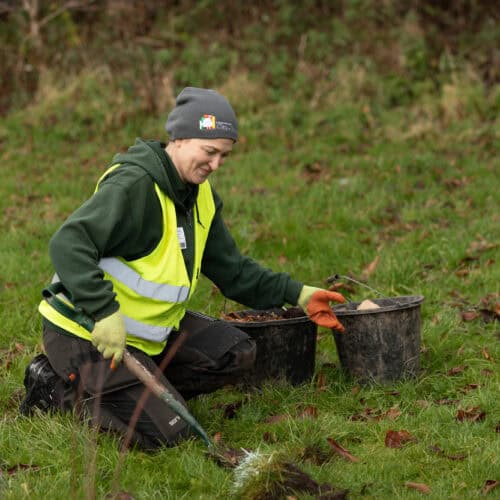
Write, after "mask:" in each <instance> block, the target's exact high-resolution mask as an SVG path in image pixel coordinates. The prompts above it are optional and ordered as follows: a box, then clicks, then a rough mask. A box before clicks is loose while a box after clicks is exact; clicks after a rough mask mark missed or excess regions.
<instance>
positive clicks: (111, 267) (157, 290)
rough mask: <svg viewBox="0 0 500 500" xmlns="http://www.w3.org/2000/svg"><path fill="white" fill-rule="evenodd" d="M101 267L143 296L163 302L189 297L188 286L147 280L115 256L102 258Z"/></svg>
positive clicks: (180, 300)
mask: <svg viewBox="0 0 500 500" xmlns="http://www.w3.org/2000/svg"><path fill="white" fill-rule="evenodd" d="M99 267H100V268H101V269H102V270H103V271H106V272H107V273H108V274H109V275H110V276H113V278H115V279H117V280H119V281H121V282H122V283H123V284H124V285H126V286H127V287H128V288H130V289H131V290H133V291H134V292H136V293H137V294H138V295H141V296H142V297H147V298H149V299H155V300H161V301H163V302H185V301H186V300H187V298H188V297H189V288H188V287H186V286H174V285H166V284H161V283H155V282H154V281H148V280H145V279H143V278H142V277H141V275H140V274H139V273H137V272H135V271H134V270H133V269H131V268H130V267H129V266H127V264H125V263H124V262H122V261H121V260H118V259H115V258H113V257H105V258H103V259H101V260H100V261H99ZM131 333H132V332H131Z"/></svg>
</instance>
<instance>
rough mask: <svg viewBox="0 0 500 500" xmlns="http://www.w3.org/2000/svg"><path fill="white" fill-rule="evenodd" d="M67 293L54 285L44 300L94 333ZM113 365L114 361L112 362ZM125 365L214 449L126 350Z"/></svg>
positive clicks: (183, 409) (182, 408)
mask: <svg viewBox="0 0 500 500" xmlns="http://www.w3.org/2000/svg"><path fill="white" fill-rule="evenodd" d="M65 292H66V290H65V288H64V286H63V284H62V283H60V282H59V283H52V284H51V285H49V286H48V287H46V288H44V289H43V291H42V296H43V298H44V299H45V300H46V301H47V302H48V303H49V304H50V305H51V306H52V307H53V308H54V309H56V311H58V312H59V313H60V314H62V315H63V316H65V317H67V318H69V319H71V320H72V321H75V322H76V323H78V324H79V325H80V326H81V327H83V328H85V329H86V330H87V331H88V332H90V333H92V331H93V329H94V323H95V322H94V320H93V319H92V318H90V317H89V316H88V315H86V314H85V313H83V312H82V311H81V310H77V309H74V308H73V307H71V306H70V305H69V304H67V303H66V302H65V301H64V300H62V299H61V298H59V297H58V296H57V295H58V294H60V293H62V294H64V293H65ZM111 363H112V365H113V360H111ZM123 363H124V365H125V366H126V367H127V369H128V370H129V371H130V372H131V373H133V374H134V375H135V376H136V377H137V378H138V379H139V380H140V381H141V382H142V383H143V384H144V385H145V386H146V387H147V388H148V389H150V390H151V392H153V394H155V395H156V396H157V397H158V398H160V399H161V400H162V401H164V402H165V403H166V404H167V405H168V406H169V407H170V408H171V409H172V410H173V411H174V412H175V413H177V415H179V416H180V417H181V418H182V419H184V420H185V421H186V422H187V423H188V424H189V425H190V426H191V427H192V428H193V429H194V430H195V432H196V433H197V434H198V436H200V437H201V439H203V441H204V442H205V444H206V445H207V446H208V448H209V449H211V448H212V447H213V443H212V442H211V440H210V438H209V437H208V435H207V433H206V432H205V431H204V430H203V428H202V427H201V425H200V424H199V423H198V422H197V421H196V419H195V418H194V417H193V415H191V413H189V410H188V409H187V408H186V407H185V406H183V405H182V404H181V403H180V402H179V401H177V400H176V399H175V398H174V397H173V395H172V394H171V393H170V391H169V390H168V389H167V388H166V387H165V386H164V385H163V384H161V383H160V382H159V381H158V380H157V378H156V377H155V376H154V375H153V374H152V373H151V372H150V371H149V370H148V369H147V368H146V367H145V366H144V365H143V364H142V363H141V362H140V361H139V360H138V359H137V358H136V357H135V356H133V355H132V354H131V353H130V351H127V350H125V352H124V354H123Z"/></svg>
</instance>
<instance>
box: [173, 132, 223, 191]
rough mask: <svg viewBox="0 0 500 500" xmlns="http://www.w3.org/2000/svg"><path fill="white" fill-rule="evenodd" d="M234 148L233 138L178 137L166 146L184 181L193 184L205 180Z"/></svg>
mask: <svg viewBox="0 0 500 500" xmlns="http://www.w3.org/2000/svg"><path fill="white" fill-rule="evenodd" d="M232 149H233V141H232V140H231V139H177V140H175V141H173V142H170V143H168V145H167V147H166V151H167V153H168V155H169V156H170V158H171V159H172V161H173V163H174V165H175V168H176V169H177V172H178V173H179V176H180V178H181V179H182V181H183V182H189V183H191V184H201V183H202V182H205V181H206V179H207V177H208V176H209V175H210V174H211V173H212V172H215V171H216V170H217V169H218V168H219V167H220V166H221V165H222V164H223V163H224V160H225V159H226V158H227V156H228V155H229V153H230V152H231V151H232Z"/></svg>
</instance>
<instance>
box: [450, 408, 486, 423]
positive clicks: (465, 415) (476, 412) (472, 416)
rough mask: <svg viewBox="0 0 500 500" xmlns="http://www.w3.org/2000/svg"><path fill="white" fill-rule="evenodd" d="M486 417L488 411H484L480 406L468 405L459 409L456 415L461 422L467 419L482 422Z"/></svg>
mask: <svg viewBox="0 0 500 500" xmlns="http://www.w3.org/2000/svg"><path fill="white" fill-rule="evenodd" d="M485 417H486V412H484V411H482V410H481V409H480V408H479V406H474V407H468V408H466V409H465V410H463V409H459V410H458V411H457V416H456V418H457V420H458V421H459V422H464V421H466V420H468V421H469V422H482V421H483V420H484V418H485Z"/></svg>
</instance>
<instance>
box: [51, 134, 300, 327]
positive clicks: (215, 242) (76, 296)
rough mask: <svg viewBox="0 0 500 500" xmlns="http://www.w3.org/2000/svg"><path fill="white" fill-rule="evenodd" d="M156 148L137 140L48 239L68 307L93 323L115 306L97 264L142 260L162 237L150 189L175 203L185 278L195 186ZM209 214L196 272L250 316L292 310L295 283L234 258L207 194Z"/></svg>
mask: <svg viewBox="0 0 500 500" xmlns="http://www.w3.org/2000/svg"><path fill="white" fill-rule="evenodd" d="M164 146H165V145H164V144H161V143H159V142H156V141H143V140H141V139H137V140H136V142H135V144H134V145H133V146H132V147H130V148H129V150H128V151H127V153H123V154H117V155H116V156H115V157H114V158H113V162H112V164H115V163H120V164H121V166H120V167H119V168H117V169H116V170H114V171H113V172H111V173H110V174H108V175H107V176H106V177H105V178H104V179H103V180H102V182H101V183H100V185H99V189H98V191H97V192H96V193H94V195H93V196H92V197H91V198H89V199H88V200H87V201H86V202H85V203H84V204H83V205H82V206H81V207H80V208H78V209H77V210H76V211H75V212H74V213H73V214H72V215H71V216H70V217H69V218H68V219H67V220H66V221H65V222H64V224H63V225H62V226H61V227H60V229H59V230H58V231H57V232H56V233H55V234H54V236H53V237H52V239H51V240H50V246H49V251H50V257H51V259H52V263H53V265H54V269H55V271H56V273H57V275H58V276H59V279H60V280H61V281H62V283H63V284H64V285H65V287H66V288H67V290H68V291H69V293H70V298H71V300H72V301H73V303H74V304H75V306H76V307H78V308H81V309H83V311H85V312H86V313H87V314H89V315H90V316H92V317H93V318H94V319H95V320H99V319H102V318H103V317H106V316H108V315H109V314H111V313H113V312H114V311H116V310H117V309H118V307H119V305H118V303H117V302H116V299H115V293H114V292H113V287H112V285H111V282H110V281H108V280H104V279H103V272H102V270H101V269H100V268H99V266H98V262H99V260H100V259H101V258H102V257H117V256H120V257H123V258H124V259H125V260H134V259H138V258H140V257H143V256H145V255H148V254H149V253H150V252H151V251H152V250H153V249H154V248H155V247H156V245H157V244H158V242H159V241H160V238H161V236H162V233H163V227H162V213H161V207H160V203H159V201H158V197H157V195H156V192H155V189H154V183H156V184H158V186H159V187H160V189H161V190H162V191H163V192H164V193H166V194H167V195H168V196H169V197H170V198H171V199H172V200H173V201H174V203H175V207H176V214H177V226H182V227H183V229H184V234H185V236H186V243H187V248H186V249H185V250H183V255H184V261H185V263H186V268H187V270H188V273H189V275H190V276H191V275H192V271H193V259H194V229H193V228H194V225H195V224H196V223H198V222H197V221H195V220H193V207H194V205H195V203H196V197H197V194H198V186H197V185H194V184H184V183H183V182H182V181H181V179H180V177H179V175H178V173H177V170H176V168H175V167H174V165H173V163H172V161H171V159H170V158H169V156H168V155H167V153H166V152H165V150H164ZM212 191H213V195H214V200H215V207H216V213H215V217H214V219H213V221H212V225H211V227H210V232H209V236H208V240H207V244H206V246H205V252H204V254H203V260H202V267H201V271H202V273H203V274H204V275H205V276H206V277H207V278H209V279H210V280H211V281H212V282H213V283H214V284H215V285H216V286H217V287H218V288H219V289H220V290H221V292H222V293H223V294H224V296H226V297H228V298H230V299H232V300H234V301H236V302H238V303H240V304H244V305H245V306H247V307H250V308H254V309H267V308H271V307H281V306H282V305H284V304H285V303H289V304H292V305H295V304H297V299H298V296H299V293H300V290H301V288H302V284H301V283H299V282H297V281H295V280H293V279H291V278H290V276H289V275H288V274H286V273H275V272H272V271H271V270H270V269H266V268H263V267H262V266H260V265H259V264H258V263H257V262H255V261H254V260H252V259H250V258H248V257H245V256H243V255H241V253H240V251H239V250H238V248H237V246H236V244H235V241H234V239H233V238H232V236H231V234H230V233H229V231H228V228H227V227H226V225H225V223H224V220H223V218H222V201H221V199H220V198H219V196H218V195H217V193H216V192H215V191H214V190H213V189H212Z"/></svg>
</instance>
